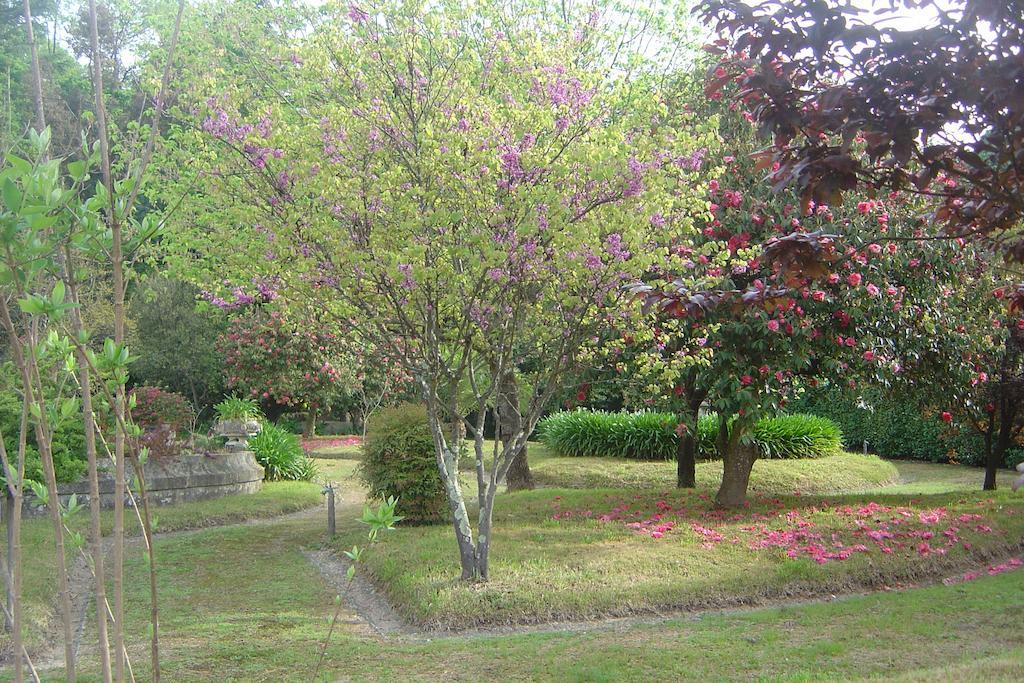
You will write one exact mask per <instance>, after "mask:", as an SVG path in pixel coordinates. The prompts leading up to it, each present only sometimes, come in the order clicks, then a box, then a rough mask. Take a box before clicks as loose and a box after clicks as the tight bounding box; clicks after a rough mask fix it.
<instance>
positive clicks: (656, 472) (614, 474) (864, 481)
mask: <svg viewBox="0 0 1024 683" xmlns="http://www.w3.org/2000/svg"><path fill="white" fill-rule="evenodd" d="M529 460H530V470H531V472H532V473H533V477H534V480H535V481H536V483H537V485H538V486H555V487H563V488H579V489H584V488H645V489H649V488H657V489H668V488H673V487H675V485H676V463H674V462H665V461H648V460H626V459H624V458H567V457H555V456H551V455H548V452H547V450H546V449H545V448H544V446H543V445H542V444H537V445H534V444H530V450H529ZM898 476H899V472H898V470H897V469H896V467H895V466H894V465H893V464H892V463H891V462H889V461H887V460H882V459H881V458H878V457H875V456H873V455H868V456H865V455H857V454H855V453H842V454H839V455H834V456H831V457H827V458H819V459H817V460H758V461H757V462H755V463H754V469H753V471H752V473H751V479H750V490H751V491H753V492H755V493H758V492H761V493H793V492H797V493H822V494H824V493H848V492H850V491H860V490H864V489H869V488H875V487H878V486H882V485H884V484H888V483H892V482H893V481H895V480H896V479H897V478H898ZM721 481H722V463H721V461H710V462H699V463H697V486H698V487H700V488H708V489H710V488H713V487H717V486H718V484H719V483H720V482H721Z"/></svg>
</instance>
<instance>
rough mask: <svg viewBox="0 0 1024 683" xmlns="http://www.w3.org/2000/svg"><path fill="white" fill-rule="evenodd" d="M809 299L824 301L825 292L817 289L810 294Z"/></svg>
mask: <svg viewBox="0 0 1024 683" xmlns="http://www.w3.org/2000/svg"><path fill="white" fill-rule="evenodd" d="M811 298H812V299H814V300H815V301H824V300H825V292H823V291H821V290H820V289H817V290H815V291H814V292H813V293H811Z"/></svg>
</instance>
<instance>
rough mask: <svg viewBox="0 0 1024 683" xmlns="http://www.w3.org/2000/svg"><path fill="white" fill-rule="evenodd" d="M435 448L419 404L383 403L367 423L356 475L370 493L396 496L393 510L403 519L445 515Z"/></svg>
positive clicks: (434, 519)
mask: <svg viewBox="0 0 1024 683" xmlns="http://www.w3.org/2000/svg"><path fill="white" fill-rule="evenodd" d="M435 453H436V451H435V449H434V438H433V436H432V434H431V431H430V425H429V423H428V421H427V411H426V408H425V407H423V406H420V405H414V404H403V405H399V406H395V407H393V408H387V409H385V410H382V411H380V412H379V413H376V414H375V415H373V416H372V417H371V418H370V420H369V422H368V423H367V430H366V439H365V440H364V441H363V460H362V463H361V464H360V465H359V476H360V478H361V479H362V480H363V482H364V483H365V484H366V486H367V488H368V489H369V493H370V496H371V497H373V498H376V499H378V500H386V499H387V498H389V497H392V496H394V497H395V498H397V499H398V508H397V511H398V514H400V515H402V516H404V517H405V521H406V522H412V523H417V524H430V523H438V522H443V521H445V520H446V519H447V518H448V496H447V494H446V493H445V490H444V484H443V483H442V482H441V475H440V473H439V472H438V468H437V458H436V455H435Z"/></svg>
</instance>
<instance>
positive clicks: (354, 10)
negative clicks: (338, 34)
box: [348, 3, 370, 24]
mask: <svg viewBox="0 0 1024 683" xmlns="http://www.w3.org/2000/svg"><path fill="white" fill-rule="evenodd" d="M348 18H349V19H350V20H351V21H352V23H354V24H365V23H366V22H367V21H369V19H370V15H369V13H367V12H366V10H364V9H362V8H360V7H358V6H356V4H355V3H349V6H348Z"/></svg>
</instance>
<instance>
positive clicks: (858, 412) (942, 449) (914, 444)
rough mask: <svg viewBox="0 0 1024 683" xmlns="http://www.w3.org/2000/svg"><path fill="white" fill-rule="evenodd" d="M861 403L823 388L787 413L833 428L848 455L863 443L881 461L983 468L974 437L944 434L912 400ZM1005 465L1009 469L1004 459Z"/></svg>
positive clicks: (944, 429) (980, 449) (980, 443)
mask: <svg viewBox="0 0 1024 683" xmlns="http://www.w3.org/2000/svg"><path fill="white" fill-rule="evenodd" d="M867 399H868V400H867V402H864V403H862V402H860V401H859V400H858V399H856V398H854V397H851V396H849V395H848V394H847V393H845V392H843V391H841V390H839V389H837V388H825V389H817V390H813V391H808V392H805V393H804V395H803V396H801V397H800V398H799V399H797V400H796V401H795V402H794V403H792V404H791V407H794V408H795V409H798V410H801V411H803V412H807V413H812V414H814V415H821V416H824V417H828V418H830V419H831V420H833V421H834V422H836V423H838V424H839V426H840V427H841V428H842V430H843V436H844V442H845V444H846V447H847V448H849V449H850V450H857V451H859V450H860V449H861V448H862V447H863V444H864V442H865V441H867V443H868V448H869V449H870V450H871V451H872V452H874V453H877V454H879V455H881V456H884V457H886V458H904V459H909V460H924V461H928V462H950V461H955V462H958V463H961V464H965V465H983V464H984V463H985V449H984V443H983V441H982V439H981V437H980V435H978V434H977V433H975V432H972V431H969V430H966V429H965V430H962V431H961V432H960V433H952V432H950V430H949V429H948V428H947V427H946V426H945V425H944V424H943V423H942V422H941V421H940V420H939V419H938V417H937V416H936V415H934V414H931V415H929V414H925V413H924V412H923V411H922V410H921V409H920V407H918V405H917V404H916V403H914V401H913V400H911V399H912V397H910V398H906V397H900V396H885V397H882V396H868V397H867ZM1007 465H1008V466H1009V465H1011V463H1010V457H1009V455H1008V457H1007Z"/></svg>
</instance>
